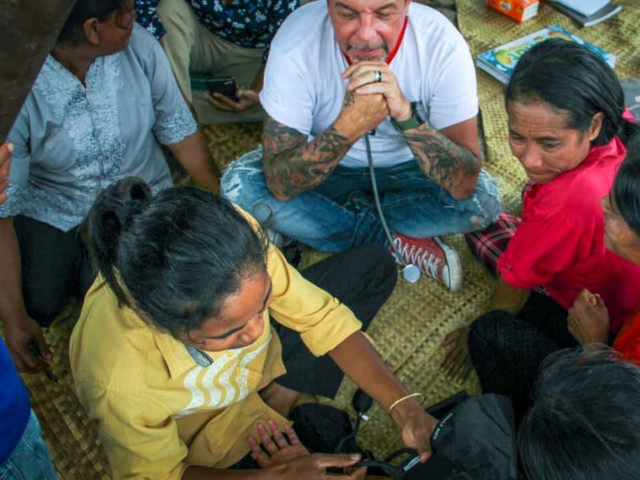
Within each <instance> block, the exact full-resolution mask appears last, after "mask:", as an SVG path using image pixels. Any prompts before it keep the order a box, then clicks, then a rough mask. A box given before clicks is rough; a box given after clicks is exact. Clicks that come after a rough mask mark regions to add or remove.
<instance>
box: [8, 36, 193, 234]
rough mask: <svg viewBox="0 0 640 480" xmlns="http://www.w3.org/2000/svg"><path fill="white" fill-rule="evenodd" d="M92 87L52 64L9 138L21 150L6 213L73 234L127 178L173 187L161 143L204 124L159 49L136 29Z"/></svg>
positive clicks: (98, 66) (90, 78) (95, 69)
mask: <svg viewBox="0 0 640 480" xmlns="http://www.w3.org/2000/svg"><path fill="white" fill-rule="evenodd" d="M85 84H86V86H85V85H83V84H82V83H81V82H80V81H79V80H78V78H77V77H76V76H74V75H73V74H71V73H70V72H69V71H68V70H67V69H66V68H64V67H63V66H62V65H61V64H60V63H58V62H57V61H56V60H55V59H54V58H53V57H51V56H49V57H48V58H47V59H46V61H45V64H44V66H43V67H42V69H41V71H40V74H39V75H38V78H37V79H36V81H35V83H34V85H33V89H32V91H31V93H30V94H29V97H27V100H26V102H25V104H24V106H23V107H22V109H21V111H20V114H19V115H18V118H17V120H16V122H15V123H14V125H13V128H12V129H11V132H10V133H9V136H8V140H9V141H11V142H12V143H13V144H14V146H15V150H14V153H13V159H12V162H11V172H10V176H9V182H10V184H9V189H8V200H7V201H6V203H5V204H4V205H2V206H0V217H11V216H16V215H24V216H26V217H29V218H32V219H34V220H38V221H40V222H43V223H47V224H49V225H52V226H53V227H56V228H58V229H59V230H62V231H64V232H67V231H69V230H71V229H72V228H73V227H75V226H77V225H78V224H79V223H80V222H81V221H82V219H83V218H84V217H85V215H86V214H87V211H88V210H89V208H90V207H91V205H92V204H93V202H94V201H95V198H96V196H97V194H98V193H99V192H100V191H101V190H103V189H104V188H106V187H108V186H109V185H111V184H113V183H115V182H117V181H118V180H119V179H121V178H123V177H126V176H138V177H141V178H142V179H144V180H146V181H147V182H148V183H149V184H150V185H151V186H152V188H153V189H154V190H159V189H161V188H166V187H170V186H171V185H172V182H171V174H170V172H169V167H168V166H167V162H166V159H165V157H164V153H163V152H162V149H161V147H160V144H165V145H171V144H174V143H177V142H179V141H181V140H183V139H184V138H185V137H187V136H189V135H191V134H193V133H194V132H195V131H196V129H197V125H196V123H195V120H194V119H193V116H192V115H191V112H190V111H189V108H188V107H187V104H186V103H185V101H184V98H183V97H182V94H181V93H180V90H179V89H178V85H177V83H176V81H175V78H174V76H173V72H172V70H171V66H170V65H169V61H168V59H167V57H166V55H165V53H164V51H163V50H162V48H161V46H160V44H159V43H158V42H157V41H156V40H155V39H154V38H153V37H152V36H151V35H150V34H149V32H147V31H145V30H144V29H143V28H142V27H140V26H139V25H136V26H135V28H134V31H133V34H132V36H131V40H130V42H129V46H128V47H127V48H126V49H125V50H124V51H122V52H119V53H117V54H115V55H110V56H106V57H99V58H97V59H96V60H95V61H94V63H93V64H92V65H91V67H90V68H89V71H88V72H87V75H86V80H85Z"/></svg>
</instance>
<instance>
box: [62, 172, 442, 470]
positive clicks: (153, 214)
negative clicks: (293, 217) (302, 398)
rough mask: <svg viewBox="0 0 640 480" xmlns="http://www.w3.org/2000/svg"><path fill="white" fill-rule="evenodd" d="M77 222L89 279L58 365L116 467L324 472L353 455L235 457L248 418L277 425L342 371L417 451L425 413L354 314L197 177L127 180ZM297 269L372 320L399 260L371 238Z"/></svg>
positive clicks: (330, 391) (243, 449) (250, 426)
mask: <svg viewBox="0 0 640 480" xmlns="http://www.w3.org/2000/svg"><path fill="white" fill-rule="evenodd" d="M86 231H87V235H88V239H89V244H90V250H91V253H92V255H93V258H94V261H95V263H96V266H97V267H98V269H99V272H100V275H99V277H98V279H97V280H96V282H95V283H94V285H93V286H92V287H91V289H90V290H89V292H88V294H87V296H86V298H85V303H84V306H83V309H82V314H81V317H80V320H79V322H78V324H77V326H76V328H75V329H74V332H73V335H72V338H71V346H70V356H71V366H72V370H73V376H74V381H75V385H76V390H77V394H78V397H79V398H80V401H81V402H82V404H83V406H84V407H85V409H86V410H87V411H88V413H89V415H90V416H91V417H92V418H94V419H96V420H97V421H98V422H99V432H100V437H101V440H102V442H103V444H104V446H105V449H106V452H107V455H108V457H109V460H110V464H111V467H112V470H113V475H114V478H116V479H125V478H126V479H132V478H136V479H141V478H144V479H153V480H164V479H180V478H182V479H185V480H191V479H227V478H233V479H235V478H239V479H257V480H262V479H264V480H269V479H283V480H287V479H291V480H294V479H295V480H299V479H303V478H304V479H316V478H318V479H319V478H325V470H326V468H327V467H330V466H345V465H347V464H353V463H355V460H353V459H345V458H342V457H332V456H321V457H318V456H314V455H304V456H302V457H299V458H296V459H293V460H289V461H286V462H284V463H282V464H280V465H274V466H270V467H268V468H266V469H251V470H234V469H233V467H234V466H235V467H236V468H237V466H238V465H246V463H245V462H244V461H243V459H244V460H247V456H248V455H249V454H250V446H249V442H248V437H250V436H251V437H256V438H258V437H260V435H259V434H260V432H259V430H258V428H257V425H258V423H262V424H266V423H267V421H268V420H269V419H273V420H274V421H275V424H276V425H277V427H279V428H280V429H283V428H284V426H285V425H287V424H288V420H287V415H288V414H289V412H290V410H291V408H292V406H293V405H294V403H295V402H296V401H297V400H298V399H299V394H298V392H300V391H306V392H307V393H312V394H322V395H327V396H333V395H335V393H336V391H337V388H338V385H339V383H340V380H341V378H342V372H344V373H346V374H347V375H348V376H349V377H350V378H352V379H353V380H354V381H355V382H356V383H357V384H358V385H359V386H360V387H362V388H363V389H364V390H365V391H367V392H368V393H369V394H370V395H371V396H372V397H373V398H374V399H375V400H376V401H377V402H378V403H379V404H380V405H381V406H382V407H384V408H385V409H387V410H388V411H390V414H391V416H392V418H393V419H394V420H395V422H396V423H397V424H398V426H399V427H400V428H401V430H402V436H403V439H404V442H405V444H406V445H407V446H408V447H411V448H414V449H417V450H418V451H419V452H421V454H422V459H423V460H426V459H427V458H428V456H429V452H430V450H429V449H430V447H429V440H430V436H431V433H432V431H433V428H434V427H435V425H436V424H437V422H436V420H435V419H434V418H433V417H431V416H429V415H428V414H427V413H426V412H425V411H424V409H423V408H422V407H421V406H420V404H419V403H418V402H417V401H416V399H415V397H412V396H410V395H408V393H409V392H408V391H407V390H406V389H405V387H404V386H403V385H402V384H401V383H400V382H399V381H398V380H397V379H396V378H395V377H394V375H393V374H392V373H391V371H390V370H389V369H388V368H387V367H386V366H385V364H384V363H383V361H382V360H381V358H380V357H379V355H378V354H377V352H376V350H375V349H374V347H373V346H372V345H371V343H370V342H369V340H368V339H367V338H366V336H365V335H363V334H362V333H361V332H360V330H361V326H362V324H361V323H360V321H358V320H357V319H356V315H354V313H353V312H352V311H351V310H350V309H349V308H348V307H347V306H345V305H344V304H342V302H341V301H340V300H338V299H337V298H336V297H334V296H332V295H330V294H329V293H327V292H326V291H324V290H322V289H321V288H319V287H317V286H315V285H314V284H313V283H312V282H310V281H309V280H307V279H305V278H304V277H303V276H302V275H301V274H300V273H299V272H297V271H296V270H295V269H293V268H291V267H290V266H289V265H288V264H287V262H286V260H285V259H284V257H283V256H282V255H281V253H280V252H279V251H278V249H276V248H274V247H273V246H271V245H269V244H268V242H266V241H265V240H264V236H263V235H262V234H261V233H260V229H259V226H258V225H257V224H256V222H255V220H253V219H252V218H251V217H250V216H249V215H247V214H246V213H244V212H242V211H240V210H239V209H238V208H236V207H234V206H233V205H231V204H230V203H228V202H226V201H224V200H222V199H220V198H219V197H218V196H216V195H215V194H212V193H209V192H205V191H202V190H198V189H195V188H189V187H180V188H175V189H170V190H166V191H162V192H160V193H159V194H158V195H157V196H156V197H152V195H151V192H150V189H149V187H148V185H147V184H145V183H144V182H143V181H141V180H140V179H137V178H129V179H125V180H122V181H120V182H119V183H117V184H116V185H114V186H112V187H110V188H108V189H107V190H105V191H104V192H103V193H102V194H101V195H100V196H99V198H98V200H97V201H96V203H95V204H94V206H93V207H92V209H91V211H90V213H89V215H88V218H87V220H86ZM307 277H309V278H310V279H311V280H315V281H317V282H318V283H321V284H324V285H326V287H327V290H333V291H334V293H335V292H336V291H341V296H342V297H343V298H342V300H344V301H345V302H347V303H349V304H350V305H351V306H353V308H354V309H355V310H356V311H357V312H358V315H360V316H361V319H365V320H367V321H370V319H371V318H372V317H373V315H374V314H375V313H376V311H377V310H378V309H379V308H380V306H381V305H382V304H383V303H384V301H385V300H386V298H387V297H388V295H389V294H390V292H391V291H392V289H393V286H394V284H395V279H396V271H395V266H394V265H393V261H392V260H391V259H390V256H389V254H388V253H387V252H386V251H385V250H384V249H383V248H382V247H377V246H365V247H361V248H359V249H356V250H353V251H351V252H347V253H344V254H341V255H336V256H334V257H331V258H330V259H328V260H326V261H325V262H321V263H320V264H318V265H316V266H314V267H312V268H311V270H310V271H308V272H307ZM271 319H273V320H275V321H276V322H277V324H279V325H274V326H272V325H271V323H270V322H271ZM296 332H297V333H296ZM280 337H282V343H281V341H280ZM300 340H302V342H301V341H300ZM283 347H284V348H283ZM312 354H313V355H312ZM325 354H328V357H321V356H322V355H325ZM283 356H284V362H283ZM316 356H317V357H320V358H315V357H316ZM285 366H286V368H285ZM399 400H400V401H399ZM398 401H399V402H398ZM303 441H304V439H303ZM351 478H356V477H355V476H352V477H351Z"/></svg>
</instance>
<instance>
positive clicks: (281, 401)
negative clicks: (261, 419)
mask: <svg viewBox="0 0 640 480" xmlns="http://www.w3.org/2000/svg"><path fill="white" fill-rule="evenodd" d="M260 397H262V400H264V403H266V404H267V405H269V406H270V407H271V408H273V409H274V410H275V411H276V412H278V413H279V414H280V415H282V416H283V417H284V418H288V417H289V413H290V412H291V410H293V408H294V407H298V406H300V405H304V404H305V403H315V402H317V399H316V398H315V397H314V396H313V395H308V394H306V393H300V392H296V391H295V390H291V389H289V388H287V387H283V386H282V385H279V384H277V383H275V382H271V383H270V384H269V385H267V386H266V387H265V388H263V389H262V390H260Z"/></svg>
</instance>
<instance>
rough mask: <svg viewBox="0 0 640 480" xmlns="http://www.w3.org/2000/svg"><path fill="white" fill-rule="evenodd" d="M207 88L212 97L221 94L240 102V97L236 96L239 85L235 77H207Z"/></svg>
mask: <svg viewBox="0 0 640 480" xmlns="http://www.w3.org/2000/svg"><path fill="white" fill-rule="evenodd" d="M206 82H207V88H208V89H209V93H210V94H211V96H212V97H214V98H215V94H216V93H217V94H220V95H223V96H225V97H227V98H228V99H230V100H232V101H234V102H238V101H239V99H238V97H237V96H236V92H237V91H238V86H237V85H236V79H235V78H233V77H212V78H209V79H207V81H206Z"/></svg>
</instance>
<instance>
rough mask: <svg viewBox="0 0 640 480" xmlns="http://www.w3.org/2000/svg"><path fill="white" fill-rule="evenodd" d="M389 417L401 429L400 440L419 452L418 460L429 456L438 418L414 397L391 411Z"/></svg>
mask: <svg viewBox="0 0 640 480" xmlns="http://www.w3.org/2000/svg"><path fill="white" fill-rule="evenodd" d="M391 417H392V418H393V419H394V421H395V422H396V423H397V424H398V425H399V426H400V428H401V429H402V441H403V442H404V444H405V445H406V446H407V447H408V448H411V449H413V450H417V451H418V454H420V461H421V462H422V463H424V462H426V461H427V460H428V459H429V457H430V456H431V436H432V435H433V431H434V430H435V428H436V427H437V426H438V420H437V419H435V418H434V417H432V416H431V415H429V414H428V413H427V412H426V410H425V409H424V407H423V406H422V405H420V403H419V402H418V401H416V400H415V399H409V400H405V401H404V402H402V403H400V404H398V406H397V407H395V408H394V409H393V411H392V412H391Z"/></svg>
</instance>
